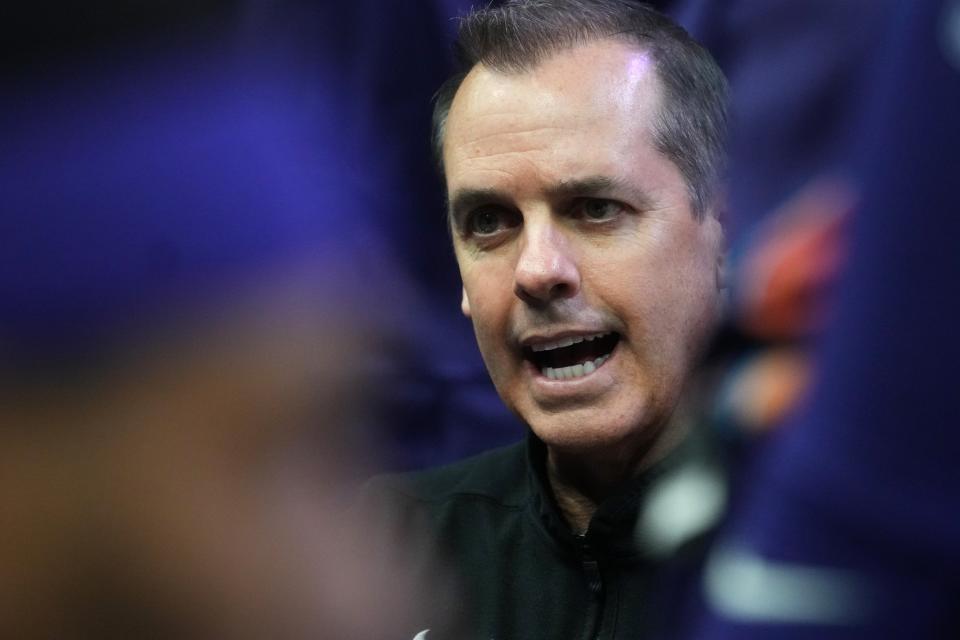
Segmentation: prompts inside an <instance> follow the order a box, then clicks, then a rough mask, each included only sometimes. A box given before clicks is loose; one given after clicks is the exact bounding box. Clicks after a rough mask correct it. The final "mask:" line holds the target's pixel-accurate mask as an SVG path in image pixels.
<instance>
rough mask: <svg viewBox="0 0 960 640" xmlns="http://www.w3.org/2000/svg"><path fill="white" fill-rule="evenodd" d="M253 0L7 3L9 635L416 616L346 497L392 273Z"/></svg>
mask: <svg viewBox="0 0 960 640" xmlns="http://www.w3.org/2000/svg"><path fill="white" fill-rule="evenodd" d="M235 9H236V8H235V7H234V6H233V5H232V4H231V3H222V2H214V3H200V4H197V3H176V2H174V3H170V2H166V3H157V4H156V5H150V4H149V3H148V4H138V5H135V6H130V5H128V4H126V3H115V2H95V3H88V4H85V5H83V6H82V7H81V6H77V7H73V8H63V7H60V6H59V5H58V6H56V7H51V6H44V5H43V3H41V4H40V5H37V4H32V5H30V6H18V7H8V8H6V9H4V16H3V18H4V19H3V20H2V23H3V30H4V31H3V33H4V38H3V53H4V56H3V69H2V73H3V100H2V103H0V105H2V106H0V131H2V137H3V140H4V143H3V149H2V153H0V194H2V195H0V208H2V215H0V238H2V240H0V243H2V247H3V249H2V252H0V254H2V257H0V261H2V264H3V268H2V269H0V425H2V428H0V492H2V494H3V495H2V497H0V504H2V505H3V506H2V509H0V636H2V637H10V638H51V637H56V638H74V637H77V638H80V637H83V638H89V637H98V638H109V637H115V638H204V639H207V638H251V639H253V638H257V639H259V638H275V637H284V638H317V637H331V638H333V637H335V638H377V637H394V629H395V628H403V627H405V626H408V625H405V624H404V622H403V620H404V619H405V616H406V615H407V614H408V612H409V611H410V609H411V606H412V603H411V601H412V598H413V594H412V592H411V590H410V589H409V588H406V587H405V586H404V584H403V583H402V582H400V581H399V580H400V579H399V577H396V576H398V575H399V574H395V573H394V572H393V570H392V568H393V567H395V566H398V565H399V563H400V562H401V561H400V559H399V558H398V557H396V556H395V555H394V554H392V553H391V551H390V550H389V549H384V548H382V547H376V548H375V547H372V546H369V545H367V544H365V539H366V535H367V533H368V529H369V526H370V525H369V524H368V523H367V522H365V521H364V520H362V519H360V518H358V517H354V516H351V515H349V514H345V513H344V512H343V504H342V492H343V491H344V487H347V486H349V485H350V483H351V482H353V481H355V480H356V479H357V478H358V477H360V476H362V475H364V471H363V469H364V468H365V467H366V465H369V464H371V460H372V455H371V454H370V453H369V452H368V451H367V449H368V447H369V442H367V441H366V440H365V439H364V438H363V432H362V430H361V429H360V428H359V426H360V425H363V424H364V421H365V420H367V417H366V416H365V413H366V410H367V408H368V407H367V405H368V403H369V400H368V399H367V398H364V397H362V396H361V395H360V393H359V391H360V390H361V389H363V388H364V386H365V385H364V381H363V378H362V377H359V375H358V370H359V366H358V363H359V362H360V361H362V359H363V358H364V357H365V354H366V353H367V352H368V350H369V349H371V348H372V347H373V342H372V340H375V338H376V335H377V331H376V328H375V327H374V326H373V325H372V323H368V322H366V321H364V320H363V319H362V317H361V316H360V315H359V314H360V312H361V311H363V310H365V309H367V308H369V306H370V305H371V304H373V303H374V301H376V300H377V299H378V294H377V291H376V288H377V287H376V285H378V284H379V285H382V286H384V287H389V286H390V285H389V283H388V281H387V276H386V274H387V273H390V271H389V270H378V273H380V275H379V276H378V279H377V280H375V281H371V279H370V278H369V277H367V275H368V274H366V273H364V271H363V267H362V265H361V264H360V263H361V262H362V261H361V260H360V258H359V256H360V255H364V254H362V253H361V252H360V249H365V250H367V251H369V250H370V249H371V244H372V242H373V241H372V239H371V237H370V233H369V230H368V229H365V227H364V225H363V223H362V221H360V220H357V219H354V218H352V217H351V216H349V215H345V214H344V212H346V211H349V209H350V206H351V203H350V202H349V201H347V199H346V198H345V197H344V194H343V192H341V191H340V190H339V187H340V185H341V184H342V174H341V171H340V166H339V164H338V163H337V158H336V157H335V156H334V155H333V154H334V152H335V149H332V148H330V147H329V146H325V145H324V144H323V143H324V142H325V141H326V135H327V133H326V132H327V130H329V129H333V128H335V127H336V126H337V123H338V114H339V111H338V108H339V107H338V105H337V103H336V101H335V100H333V99H329V100H328V99H327V96H324V95H321V96H320V98H321V100H320V101H317V100H315V101H313V102H312V103H311V105H310V106H311V108H312V109H313V111H310V113H309V114H308V113H307V110H306V109H305V105H304V104H303V102H302V100H301V98H302V95H301V92H300V87H301V86H302V84H303V83H304V79H303V77H302V76H301V75H300V73H299V72H298V71H297V69H296V67H295V66H294V65H290V64H287V61H286V60H285V59H284V58H283V57H282V56H278V55H276V51H274V52H272V53H271V54H270V55H260V54H259V53H258V51H257V50H256V48H255V47H254V48H251V47H250V46H249V43H248V42H247V41H245V40H243V39H242V38H239V37H238V36H237V35H236V34H237V33H238V32H237V31H235V29H234V27H235V26H236V22H235V19H236V15H237V14H236V12H235ZM261 35H262V34H261ZM318 112H319V114H322V116H323V117H318ZM381 315H384V314H381ZM386 315H388V314H386Z"/></svg>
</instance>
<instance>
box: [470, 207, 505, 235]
mask: <svg viewBox="0 0 960 640" xmlns="http://www.w3.org/2000/svg"><path fill="white" fill-rule="evenodd" d="M514 218H515V216H513V215H512V214H511V213H510V212H509V211H505V210H503V209H499V208H497V207H484V208H482V209H478V210H476V211H473V212H472V213H471V214H470V215H469V217H468V218H467V224H466V231H467V233H468V234H470V235H477V236H491V235H494V234H496V233H498V232H500V231H503V230H504V229H506V228H509V227H512V226H515V224H516V221H515V220H514Z"/></svg>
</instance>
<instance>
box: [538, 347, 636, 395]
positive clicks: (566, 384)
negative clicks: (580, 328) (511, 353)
mask: <svg viewBox="0 0 960 640" xmlns="http://www.w3.org/2000/svg"><path fill="white" fill-rule="evenodd" d="M588 333H593V332H588ZM556 335H557V336H559V337H561V338H562V337H565V336H564V335H563V334H556ZM571 335H583V334H582V333H574V334H571ZM551 339H554V340H556V339H557V338H556V337H554V336H551ZM620 351H621V348H620V343H617V345H616V346H615V347H614V348H613V351H611V352H610V355H609V356H608V358H607V360H605V361H604V362H603V364H602V365H600V366H599V367H597V368H596V369H595V370H594V371H592V372H590V373H588V374H586V375H583V376H580V377H578V378H565V379H560V380H557V379H551V378H548V377H547V376H545V375H543V372H541V371H540V369H539V368H537V366H536V365H535V364H533V363H532V362H530V361H529V360H524V363H523V367H524V371H525V372H526V373H527V375H528V376H529V380H530V385H531V391H532V392H533V395H534V397H535V398H537V399H539V400H541V401H547V402H550V401H563V400H574V399H577V398H580V399H583V398H584V397H589V396H591V395H596V394H599V393H601V392H603V391H604V390H606V389H607V388H608V387H609V386H610V385H611V383H612V382H613V376H612V373H613V368H614V367H615V366H616V364H617V361H618V360H619V355H620Z"/></svg>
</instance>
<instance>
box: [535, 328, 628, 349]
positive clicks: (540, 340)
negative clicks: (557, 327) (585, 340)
mask: <svg viewBox="0 0 960 640" xmlns="http://www.w3.org/2000/svg"><path fill="white" fill-rule="evenodd" d="M605 333H613V329H607V328H597V329H569V330H565V331H557V332H556V333H538V334H531V335H528V336H526V337H524V338H522V339H521V340H520V347H521V348H527V347H533V346H535V345H541V344H547V343H550V342H556V341H557V340H562V339H564V338H582V337H585V336H593V335H598V334H605Z"/></svg>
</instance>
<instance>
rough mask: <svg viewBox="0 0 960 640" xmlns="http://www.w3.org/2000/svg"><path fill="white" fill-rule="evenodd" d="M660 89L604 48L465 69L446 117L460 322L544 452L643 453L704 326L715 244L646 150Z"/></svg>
mask: <svg viewBox="0 0 960 640" xmlns="http://www.w3.org/2000/svg"><path fill="white" fill-rule="evenodd" d="M660 94H661V92H660V85H659V80H658V79H657V77H656V72H655V69H654V63H653V61H652V59H651V58H650V56H649V55H648V54H646V53H645V52H643V51H641V50H638V49H636V48H634V47H631V46H628V45H626V44H623V43H619V42H614V41H603V42H597V43H593V44H589V45H585V46H581V47H579V48H576V49H574V50H570V51H564V52H561V53H559V54H556V55H554V56H552V57H550V58H549V59H547V60H546V61H544V62H542V63H541V64H540V65H539V66H538V67H536V68H535V69H534V70H532V71H529V72H525V73H522V74H511V75H504V74H500V73H496V72H493V71H491V70H489V69H487V68H485V67H483V66H477V67H475V68H474V69H473V70H472V71H471V72H470V73H469V74H468V76H467V78H466V79H465V81H464V82H463V84H462V86H461V88H460V89H459V91H458V93H457V95H456V98H455V99H454V102H453V105H452V107H451V111H450V115H449V118H448V121H447V129H446V139H445V146H444V166H445V168H446V179H447V188H448V191H449V194H450V202H451V212H452V225H453V237H454V248H455V251H456V255H457V261H458V263H459V266H460V273H461V276H462V278H463V311H464V313H465V314H466V315H467V316H468V317H470V318H471V319H472V321H473V325H474V329H475V331H476V334H477V341H478V343H479V346H480V351H481V353H482V355H483V358H484V361H485V362H486V365H487V368H488V369H489V371H490V375H491V377H492V379H493V382H494V384H495V385H496V387H497V390H498V391H499V393H500V395H501V397H502V398H503V399H504V401H505V402H506V403H507V405H508V406H509V407H510V408H511V409H513V410H514V411H515V412H516V413H518V414H519V415H520V417H521V418H522V419H523V420H524V421H525V422H526V423H527V424H529V425H530V427H531V428H532V429H533V431H534V432H535V433H536V434H537V435H538V436H539V437H540V438H541V439H542V440H543V441H545V442H546V443H547V444H548V445H550V446H551V447H552V448H554V449H555V450H569V451H574V452H576V451H585V450H589V449H597V448H601V449H603V448H609V447H610V446H616V447H618V451H621V452H622V453H623V454H624V455H629V452H630V451H636V450H637V449H640V448H645V447H647V446H649V444H650V443H651V442H652V441H653V439H654V438H655V437H656V435H657V434H658V433H659V431H660V429H661V428H662V426H663V425H664V424H665V423H666V420H667V419H668V418H669V416H670V414H671V412H672V411H673V407H674V406H675V404H676V401H677V398H678V395H679V393H680V390H681V388H682V386H683V384H684V382H685V380H686V377H687V375H688V372H689V370H690V367H691V364H692V362H693V360H694V359H695V357H696V355H697V353H698V351H699V348H700V347H701V345H702V343H703V341H704V339H705V337H706V336H707V334H708V333H709V330H710V328H711V326H712V324H713V322H714V320H715V318H716V315H717V311H718V307H719V304H718V303H719V296H718V291H717V289H718V288H717V267H718V261H719V255H720V250H721V236H722V233H721V230H720V227H719V224H718V222H717V221H716V219H715V218H714V217H713V216H711V215H709V214H708V215H707V216H706V218H705V219H704V220H703V221H702V222H698V221H697V219H696V218H695V217H694V216H693V214H692V213H691V209H690V203H689V198H688V191H687V187H686V184H685V182H684V180H683V178H682V176H681V174H680V172H679V170H678V169H677V168H676V166H675V165H674V164H673V163H672V162H670V161H669V160H668V159H667V158H665V157H664V156H663V155H661V154H660V153H659V152H658V151H657V150H656V149H655V148H654V145H653V140H652V137H651V123H652V122H654V119H655V116H656V113H657V110H658V108H659V105H660ZM571 340H572V341H573V344H569V343H570V342H571ZM564 345H566V346H564Z"/></svg>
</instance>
